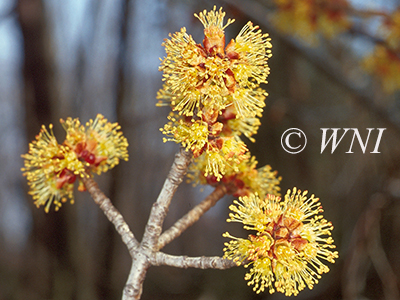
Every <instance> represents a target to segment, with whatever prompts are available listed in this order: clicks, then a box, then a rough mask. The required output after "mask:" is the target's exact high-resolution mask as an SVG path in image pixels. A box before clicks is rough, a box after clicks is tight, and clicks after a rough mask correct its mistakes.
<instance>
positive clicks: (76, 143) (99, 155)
mask: <svg viewBox="0 0 400 300" xmlns="http://www.w3.org/2000/svg"><path fill="white" fill-rule="evenodd" d="M61 124H62V125H63V127H64V129H65V131H66V132H67V137H66V140H65V142H64V143H65V144H66V145H68V146H69V147H70V148H71V149H72V150H73V151H74V152H75V153H76V155H77V157H78V159H79V160H80V161H82V162H83V163H84V165H85V167H86V168H88V169H89V170H90V171H91V172H94V173H97V174H101V173H102V172H107V171H108V170H109V169H112V168H113V167H114V166H116V165H117V164H118V163H119V160H120V159H123V160H128V150H127V147H128V141H127V139H126V138H125V137H124V136H123V135H122V132H121V131H120V129H121V126H119V125H118V123H110V122H108V120H107V119H106V118H104V116H103V115H101V114H98V115H97V116H96V119H94V120H92V119H90V120H89V122H87V123H86V126H83V125H82V124H81V123H80V121H79V119H72V118H67V120H65V121H64V120H61Z"/></svg>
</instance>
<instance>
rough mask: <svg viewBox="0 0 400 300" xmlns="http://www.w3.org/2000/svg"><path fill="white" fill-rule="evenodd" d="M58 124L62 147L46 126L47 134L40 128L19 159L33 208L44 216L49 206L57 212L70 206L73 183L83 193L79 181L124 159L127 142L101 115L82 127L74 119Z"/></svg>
mask: <svg viewBox="0 0 400 300" xmlns="http://www.w3.org/2000/svg"><path fill="white" fill-rule="evenodd" d="M60 122H61V123H62V124H63V127H64V129H65V130H66V132H67V137H66V140H65V141H64V142H63V143H62V144H59V143H58V142H57V139H56V138H55V136H54V133H53V130H52V129H53V125H51V124H50V126H49V127H50V131H48V130H47V129H46V127H45V126H42V128H41V130H40V133H39V134H38V135H37V136H36V140H35V141H33V142H32V143H30V144H29V151H28V153H27V154H24V155H22V157H23V158H24V159H25V160H24V165H25V166H24V168H22V171H23V172H24V173H23V175H24V176H26V178H27V180H28V185H29V187H30V190H29V194H30V195H32V197H33V199H34V203H35V204H36V206H37V207H39V206H42V205H44V206H45V211H46V212H49V209H50V206H51V204H52V203H53V204H54V205H55V209H56V210H58V209H59V208H60V207H61V204H62V203H64V202H66V201H67V200H68V199H70V202H71V203H73V202H74V196H73V189H74V183H75V181H76V180H78V181H79V188H78V190H80V191H84V190H85V187H84V185H83V184H82V182H81V181H80V179H81V178H83V177H88V176H91V173H92V172H94V173H97V174H100V173H101V172H106V171H107V170H109V169H111V168H112V167H114V166H115V165H116V164H118V163H119V160H120V159H125V160H127V159H128V152H127V146H128V142H127V140H126V138H125V137H123V136H122V133H121V132H120V131H119V129H120V126H119V125H118V124H117V123H113V124H112V123H109V122H108V121H107V119H105V118H104V117H103V116H102V115H98V116H97V118H96V119H95V120H94V121H93V120H90V121H89V122H88V123H87V124H86V127H85V126H82V125H81V124H80V122H79V120H78V119H71V118H68V119H67V120H66V121H64V120H60Z"/></svg>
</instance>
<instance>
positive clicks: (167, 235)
mask: <svg viewBox="0 0 400 300" xmlns="http://www.w3.org/2000/svg"><path fill="white" fill-rule="evenodd" d="M226 192H227V188H226V186H225V185H218V186H217V187H216V188H215V190H214V191H213V192H212V193H211V194H210V195H208V196H207V198H205V199H204V200H203V201H202V202H200V203H199V204H198V205H196V206H195V207H194V208H193V209H192V210H191V211H189V212H188V213H187V214H186V215H184V216H183V217H182V218H180V219H179V220H178V221H176V222H175V224H174V225H173V226H171V227H170V228H169V229H168V230H166V231H165V232H164V233H163V234H162V235H161V236H160V238H159V240H158V249H162V248H163V247H164V246H165V245H167V244H168V243H170V242H171V241H173V240H174V239H176V238H177V237H178V236H180V235H181V234H182V233H183V232H184V231H185V230H186V229H187V228H188V227H190V226H192V225H193V224H194V223H196V222H197V220H199V219H200V217H201V216H202V215H203V214H205V213H206V212H207V211H208V210H209V209H210V208H211V207H213V206H214V205H215V204H216V203H217V202H218V201H219V200H220V199H221V198H222V197H223V196H225V194H226Z"/></svg>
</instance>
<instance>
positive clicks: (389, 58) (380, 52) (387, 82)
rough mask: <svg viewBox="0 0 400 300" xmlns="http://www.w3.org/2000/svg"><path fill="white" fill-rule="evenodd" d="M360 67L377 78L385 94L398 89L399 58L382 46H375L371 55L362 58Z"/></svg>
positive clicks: (399, 83)
mask: <svg viewBox="0 0 400 300" xmlns="http://www.w3.org/2000/svg"><path fill="white" fill-rule="evenodd" d="M362 66H363V67H364V69H365V70H366V71H367V72H368V73H370V74H371V75H373V76H375V77H376V78H378V80H379V81H380V82H381V84H382V87H383V90H384V91H385V92H386V93H388V94H391V93H393V92H395V91H397V90H399V89H400V72H399V70H400V58H399V56H398V55H397V54H396V53H395V52H393V51H392V50H390V49H388V48H386V47H385V46H383V45H377V46H375V49H374V51H373V53H371V54H370V55H368V56H366V57H365V58H364V60H363V62H362Z"/></svg>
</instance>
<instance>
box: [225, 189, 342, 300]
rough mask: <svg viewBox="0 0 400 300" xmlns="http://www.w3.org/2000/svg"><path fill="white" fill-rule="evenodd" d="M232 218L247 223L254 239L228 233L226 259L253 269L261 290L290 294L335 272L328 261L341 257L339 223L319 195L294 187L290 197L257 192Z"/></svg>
mask: <svg viewBox="0 0 400 300" xmlns="http://www.w3.org/2000/svg"><path fill="white" fill-rule="evenodd" d="M230 210H231V211H232V213H230V214H229V219H228V220H227V221H228V222H240V223H243V225H244V229H246V230H252V231H254V232H255V233H254V234H250V235H249V236H248V239H242V238H237V237H234V236H232V235H230V234H229V233H227V232H226V233H225V234H224V237H227V238H230V239H231V240H230V241H229V242H227V243H225V248H224V257H225V258H228V259H232V260H233V261H235V262H236V263H237V264H238V265H240V264H242V263H243V264H245V267H246V268H248V267H250V269H249V271H248V273H247V274H246V275H245V279H246V280H249V282H248V284H249V285H254V288H253V289H254V291H256V292H257V293H260V292H263V291H264V290H265V289H268V290H269V292H270V293H274V292H275V290H276V291H278V292H281V293H284V294H285V295H286V296H291V295H297V294H298V293H299V292H300V291H301V290H303V289H304V288H305V287H308V288H310V289H312V288H313V286H314V284H316V283H318V279H319V278H320V277H321V274H323V273H326V272H328V271H329V268H328V267H327V266H326V265H325V264H324V263H323V260H326V261H328V262H330V263H334V262H335V259H336V258H337V257H338V253H337V251H332V250H331V249H334V248H335V246H334V245H333V239H332V237H330V235H331V230H332V229H333V226H332V224H331V223H330V222H328V221H326V220H325V219H324V218H323V216H322V215H321V213H322V212H323V210H322V207H321V204H320V203H319V199H318V198H315V197H314V195H311V197H309V198H308V197H307V191H305V192H303V193H302V192H301V191H300V190H297V189H296V188H293V191H291V190H288V191H287V193H286V195H285V197H284V199H283V200H282V199H281V198H280V197H277V196H275V195H267V196H266V197H265V198H263V197H262V198H260V197H259V196H258V195H257V194H251V195H249V196H244V197H240V198H239V200H237V201H234V205H231V206H230Z"/></svg>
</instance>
